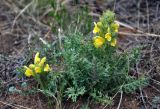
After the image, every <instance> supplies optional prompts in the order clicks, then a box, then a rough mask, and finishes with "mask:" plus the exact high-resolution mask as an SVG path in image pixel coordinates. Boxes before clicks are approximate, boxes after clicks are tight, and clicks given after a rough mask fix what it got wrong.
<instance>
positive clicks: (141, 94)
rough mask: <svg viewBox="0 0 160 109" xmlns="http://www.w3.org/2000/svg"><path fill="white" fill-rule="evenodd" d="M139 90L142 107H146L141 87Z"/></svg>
mask: <svg viewBox="0 0 160 109" xmlns="http://www.w3.org/2000/svg"><path fill="white" fill-rule="evenodd" d="M139 90H140V96H141V97H140V98H141V99H142V102H143V105H144V108H145V109H147V107H146V105H145V104H146V103H145V100H144V97H143V93H142V89H141V88H140V89H139Z"/></svg>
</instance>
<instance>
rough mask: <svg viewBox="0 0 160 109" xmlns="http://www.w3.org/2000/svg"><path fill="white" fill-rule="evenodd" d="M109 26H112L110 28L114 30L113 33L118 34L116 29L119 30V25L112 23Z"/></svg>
mask: <svg viewBox="0 0 160 109" xmlns="http://www.w3.org/2000/svg"><path fill="white" fill-rule="evenodd" d="M111 26H112V28H113V29H114V31H115V32H118V29H119V24H118V23H112V24H111Z"/></svg>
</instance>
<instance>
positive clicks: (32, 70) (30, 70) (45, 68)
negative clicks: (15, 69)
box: [24, 52, 51, 77]
mask: <svg viewBox="0 0 160 109" xmlns="http://www.w3.org/2000/svg"><path fill="white" fill-rule="evenodd" d="M45 62H46V57H43V58H42V59H41V58H40V57H39V52H37V53H36V55H35V58H34V64H30V65H29V67H27V66H24V68H25V70H26V71H25V73H24V74H25V75H26V76H27V77H30V76H35V75H36V74H41V73H45V72H50V71H51V68H50V66H49V65H48V64H45Z"/></svg>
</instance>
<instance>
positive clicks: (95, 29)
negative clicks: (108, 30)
mask: <svg viewBox="0 0 160 109" xmlns="http://www.w3.org/2000/svg"><path fill="white" fill-rule="evenodd" d="M99 31H100V29H99V28H98V26H97V24H96V23H95V22H94V29H93V33H94V34H96V33H98V32H99Z"/></svg>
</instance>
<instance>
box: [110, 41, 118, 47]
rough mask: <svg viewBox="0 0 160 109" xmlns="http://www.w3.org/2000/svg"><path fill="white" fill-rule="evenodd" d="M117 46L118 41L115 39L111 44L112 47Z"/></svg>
mask: <svg viewBox="0 0 160 109" xmlns="http://www.w3.org/2000/svg"><path fill="white" fill-rule="evenodd" d="M116 44H117V39H113V40H112V42H111V46H113V47H115V46H116Z"/></svg>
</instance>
